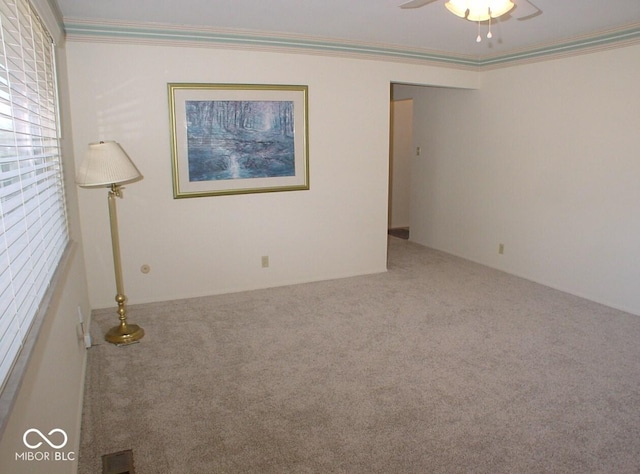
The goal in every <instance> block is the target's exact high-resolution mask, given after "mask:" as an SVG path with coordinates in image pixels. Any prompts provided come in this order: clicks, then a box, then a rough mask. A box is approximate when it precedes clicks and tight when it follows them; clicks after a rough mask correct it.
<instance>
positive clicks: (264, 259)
mask: <svg viewBox="0 0 640 474" xmlns="http://www.w3.org/2000/svg"><path fill="white" fill-rule="evenodd" d="M262 268H269V256H268V255H263V256H262Z"/></svg>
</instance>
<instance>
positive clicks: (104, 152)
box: [76, 141, 144, 345]
mask: <svg viewBox="0 0 640 474" xmlns="http://www.w3.org/2000/svg"><path fill="white" fill-rule="evenodd" d="M140 179H142V174H140V171H138V168H136V165H134V164H133V162H132V161H131V158H129V156H128V155H127V154H126V152H125V151H124V150H123V149H122V147H121V146H120V145H119V144H118V143H117V142H115V141H104V142H99V143H90V144H89V149H88V150H87V153H86V155H85V158H84V160H83V161H82V163H81V164H80V168H79V169H78V173H77V174H76V183H77V184H78V186H81V187H83V188H98V187H107V188H109V193H108V196H107V197H108V200H109V221H110V223H111V245H112V246H113V267H114V270H115V274H116V292H117V294H116V302H117V303H118V316H119V319H120V324H118V325H117V326H115V327H113V328H111V329H110V330H109V331H108V332H107V334H106V336H105V339H106V340H107V341H108V342H111V343H112V344H118V345H123V344H131V343H133V342H136V341H138V340H140V339H141V338H142V336H144V330H143V329H142V328H141V327H140V326H138V325H137V324H129V323H127V310H126V308H125V302H126V301H127V297H126V296H125V294H124V285H123V283H122V264H121V263H120V240H119V237H118V218H117V215H116V198H122V189H123V188H122V187H121V185H122V184H124V183H131V182H133V181H138V180H140Z"/></svg>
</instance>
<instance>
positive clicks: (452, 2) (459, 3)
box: [444, 0, 469, 18]
mask: <svg viewBox="0 0 640 474" xmlns="http://www.w3.org/2000/svg"><path fill="white" fill-rule="evenodd" d="M468 3H469V2H467V0H448V1H447V2H446V3H445V4H444V6H445V7H447V10H449V11H450V12H451V13H453V14H454V15H456V16H459V17H460V18H466V16H467V10H468V9H469V5H467V4H468Z"/></svg>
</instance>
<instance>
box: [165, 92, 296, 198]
mask: <svg viewBox="0 0 640 474" xmlns="http://www.w3.org/2000/svg"><path fill="white" fill-rule="evenodd" d="M168 94H169V115H170V123H171V156H172V170H173V197H174V198H175V199H178V198H190V197H203V196H218V195H229V194H248V193H266V192H275V191H299V190H307V189H309V130H308V87H307V86H303V85H279V84H272V85H268V84H267V85H261V84H194V83H169V84H168Z"/></svg>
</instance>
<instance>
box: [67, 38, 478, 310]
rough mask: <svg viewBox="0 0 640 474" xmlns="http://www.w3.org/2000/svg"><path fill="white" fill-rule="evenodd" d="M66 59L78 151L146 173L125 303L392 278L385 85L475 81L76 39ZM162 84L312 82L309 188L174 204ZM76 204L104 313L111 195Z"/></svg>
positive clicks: (125, 236)
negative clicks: (361, 277) (115, 155)
mask: <svg viewBox="0 0 640 474" xmlns="http://www.w3.org/2000/svg"><path fill="white" fill-rule="evenodd" d="M68 56H69V74H70V78H71V82H70V89H71V111H72V117H73V135H74V141H75V144H76V146H75V151H76V154H77V155H78V156H80V155H81V154H82V153H83V150H84V149H85V147H86V144H87V143H89V142H94V141H96V140H102V139H114V140H117V141H119V142H120V143H121V144H122V145H123V147H124V148H125V150H127V152H128V153H129V155H130V156H131V157H132V159H133V160H134V161H135V162H136V164H137V165H138V167H139V168H140V170H141V171H142V173H143V174H144V175H145V179H144V180H143V181H141V182H138V183H134V184H131V185H129V186H128V187H127V189H126V191H125V198H124V199H123V200H119V201H118V218H119V224H120V236H121V247H122V254H123V270H124V280H125V290H126V291H125V292H126V294H127V296H128V297H129V302H130V303H142V302H150V301H162V300H168V299H175V298H185V297H192V296H200V295H209V294H217V293H224V292H230V291H238V290H246V289H253V288H260V287H269V286H277V285H283V284H289V283H299V282H304V281H313V280H322V279H328V278H337V277H344V276H350V275H357V274H366V273H373V272H382V271H384V270H385V268H386V229H387V187H388V165H389V95H390V94H389V89H390V83H391V82H392V81H398V80H399V81H404V82H413V83H417V82H419V83H431V84H438V85H447V84H451V85H458V86H466V87H473V86H475V85H477V74H476V73H473V72H468V71H458V70H447V69H444V68H436V67H426V66H418V65H407V64H397V63H387V62H383V61H368V60H354V59H347V58H335V57H324V56H315V55H300V54H284V53H270V52H249V51H238V50H216V49H210V48H185V47H180V48H177V47H168V46H162V45H127V44H117V43H116V44H107V43H88V42H69V43H68ZM168 82H200V83H253V84H259V83H264V84H268V83H282V84H304V85H308V86H309V129H310V136H309V144H310V153H309V155H310V175H311V177H310V184H311V189H310V190H309V191H297V192H280V193H267V194H249V195H238V196H220V197H206V198H193V199H179V200H174V199H173V196H172V185H171V155H170V144H169V120H168V115H169V113H168V101H167V83H168ZM79 199H80V212H81V222H82V233H83V237H84V239H85V242H86V243H87V245H86V246H85V258H86V262H87V271H88V280H89V291H90V298H91V304H92V306H93V307H94V308H105V307H110V306H113V305H114V302H113V298H114V295H115V288H114V286H115V285H114V282H113V279H114V277H113V270H112V260H111V247H110V240H109V228H108V217H107V202H106V190H95V189H90V190H86V189H82V190H80V191H79ZM263 255H268V256H269V257H270V268H268V269H263V268H261V256H263ZM143 264H148V265H150V267H151V272H150V273H148V274H146V275H144V274H142V273H141V272H140V267H141V265H143Z"/></svg>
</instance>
